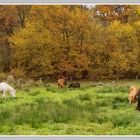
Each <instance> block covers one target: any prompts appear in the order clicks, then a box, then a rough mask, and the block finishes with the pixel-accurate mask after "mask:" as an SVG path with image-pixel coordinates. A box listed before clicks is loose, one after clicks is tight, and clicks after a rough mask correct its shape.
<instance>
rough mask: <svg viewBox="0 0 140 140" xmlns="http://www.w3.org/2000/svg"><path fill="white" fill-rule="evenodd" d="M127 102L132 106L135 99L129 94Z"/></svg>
mask: <svg viewBox="0 0 140 140" xmlns="http://www.w3.org/2000/svg"><path fill="white" fill-rule="evenodd" d="M128 101H129V104H132V103H135V98H134V96H133V95H131V94H129V96H128Z"/></svg>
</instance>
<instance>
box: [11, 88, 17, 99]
mask: <svg viewBox="0 0 140 140" xmlns="http://www.w3.org/2000/svg"><path fill="white" fill-rule="evenodd" d="M10 94H11V96H12V97H16V91H15V89H12V90H11V91H10Z"/></svg>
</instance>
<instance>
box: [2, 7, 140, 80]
mask: <svg viewBox="0 0 140 140" xmlns="http://www.w3.org/2000/svg"><path fill="white" fill-rule="evenodd" d="M139 62H140V7H139V6H132V5H131V6H130V5H129V6H127V5H101V6H99V5H97V6H93V7H92V6H91V7H87V6H66V5H65V6H60V5H59V6H0V71H1V73H3V72H4V73H11V74H13V75H14V76H15V77H17V78H18V77H29V78H40V77H44V78H46V77H48V76H50V77H56V76H57V75H59V74H63V73H65V74H66V75H67V76H71V77H73V78H80V79H82V78H91V79H94V80H98V79H100V80H102V79H130V78H136V77H137V78H139V76H140V64H139Z"/></svg>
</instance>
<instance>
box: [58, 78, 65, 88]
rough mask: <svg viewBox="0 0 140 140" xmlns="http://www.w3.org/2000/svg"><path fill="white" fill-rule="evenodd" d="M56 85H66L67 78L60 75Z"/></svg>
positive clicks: (61, 86)
mask: <svg viewBox="0 0 140 140" xmlns="http://www.w3.org/2000/svg"><path fill="white" fill-rule="evenodd" d="M57 84H58V87H60V88H63V87H64V86H65V85H67V79H66V77H64V76H62V77H60V78H59V79H58V81H57Z"/></svg>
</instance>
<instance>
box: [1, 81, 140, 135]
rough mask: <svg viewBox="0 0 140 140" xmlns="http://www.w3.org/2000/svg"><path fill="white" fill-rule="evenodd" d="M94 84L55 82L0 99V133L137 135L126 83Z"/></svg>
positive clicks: (139, 118) (139, 117) (139, 128)
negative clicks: (76, 86) (61, 84)
mask: <svg viewBox="0 0 140 140" xmlns="http://www.w3.org/2000/svg"><path fill="white" fill-rule="evenodd" d="M129 84H135V85H137V86H139V87H140V84H139V82H138V81H120V82H118V83H116V85H114V86H96V87H93V86H92V85H93V83H92V82H82V83H81V88H80V89H68V88H67V87H65V88H64V89H58V88H57V85H56V84H54V83H50V84H49V86H40V87H32V88H28V89H26V90H23V89H20V90H17V98H16V99H13V98H11V97H10V96H9V95H8V94H7V95H8V96H7V99H6V101H2V102H0V126H1V127H0V134H1V135H139V134H140V123H139V122H140V112H138V111H137V110H136V109H135V108H136V104H133V105H129V104H128V101H127V98H128V89H129V87H128V85H129Z"/></svg>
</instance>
